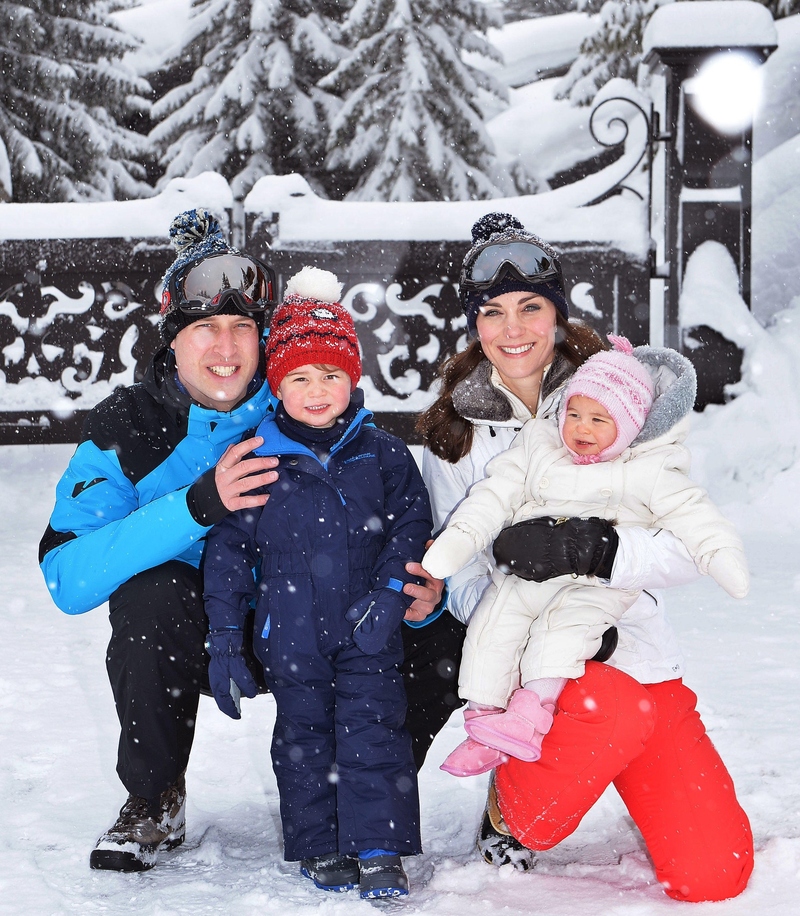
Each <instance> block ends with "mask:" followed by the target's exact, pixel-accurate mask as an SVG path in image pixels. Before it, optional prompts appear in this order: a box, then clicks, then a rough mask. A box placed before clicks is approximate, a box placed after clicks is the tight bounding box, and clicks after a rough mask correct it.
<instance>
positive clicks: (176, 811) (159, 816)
mask: <svg viewBox="0 0 800 916" xmlns="http://www.w3.org/2000/svg"><path fill="white" fill-rule="evenodd" d="M185 815H186V785H185V783H184V779H183V775H181V777H180V778H179V780H178V782H177V784H176V785H174V786H170V788H169V789H166V790H165V791H164V792H162V793H161V795H160V797H159V799H158V802H157V804H156V805H151V804H148V802H147V800H146V799H144V798H139V797H138V796H136V795H129V796H128V800H127V801H126V802H125V804H124V805H123V806H122V808H121V809H120V812H119V817H118V818H117V820H116V823H115V824H114V825H113V826H111V827H110V828H109V829H108V830H106V832H105V833H104V834H103V835H102V836H101V837H100V839H99V840H98V841H97V845H96V846H95V848H94V849H93V850H92V854H91V855H90V857H89V865H90V866H91V867H92V868H102V869H105V870H107V871H147V869H149V868H152V867H153V866H154V865H155V864H156V857H157V855H158V850H159V849H162V848H164V849H174V848H175V847H176V846H180V845H181V843H182V842H183V841H184V839H185V837H186V816H185Z"/></svg>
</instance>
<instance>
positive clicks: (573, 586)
mask: <svg viewBox="0 0 800 916" xmlns="http://www.w3.org/2000/svg"><path fill="white" fill-rule="evenodd" d="M609 340H610V341H611V342H612V343H613V344H614V347H615V349H614V350H611V351H609V352H602V353H597V354H595V355H594V356H592V357H590V358H589V359H588V360H586V362H585V363H584V364H583V365H582V366H581V367H580V368H579V369H578V370H577V371H576V372H575V374H574V375H573V376H572V378H571V380H570V381H569V382H568V383H567V386H566V389H565V391H564V394H563V399H562V402H561V409H560V411H559V425H558V426H556V425H555V424H553V423H552V422H550V421H549V420H535V419H534V420H530V421H529V422H527V423H526V424H525V425H524V426H523V428H522V431H521V432H520V434H519V436H518V437H517V439H516V440H515V442H514V444H513V445H512V447H511V448H510V449H508V450H507V451H506V452H503V453H501V454H500V455H498V456H497V457H496V458H494V459H493V460H492V461H491V462H490V463H489V464H488V466H487V476H486V477H485V478H484V479H483V480H481V481H479V482H478V483H476V484H475V485H474V486H473V487H472V489H471V490H470V492H469V495H468V496H467V497H466V499H464V500H463V501H462V502H461V503H460V504H459V505H458V507H457V508H456V510H455V511H454V512H453V514H452V516H451V517H450V520H449V521H448V524H447V527H446V528H445V529H444V531H443V532H442V533H441V534H440V535H439V536H438V537H437V539H436V541H435V542H434V544H433V546H432V547H431V548H430V550H428V552H427V553H426V554H425V557H424V558H423V561H422V565H423V566H424V568H425V569H426V570H427V571H428V572H429V573H431V574H432V575H434V576H438V577H441V578H444V577H446V576H451V575H453V574H455V573H456V572H458V570H459V569H461V568H462V567H463V566H464V565H465V564H466V563H467V562H468V561H469V560H471V559H472V557H473V555H474V554H475V553H476V552H477V551H479V550H483V549H484V548H485V547H486V546H488V544H490V543H491V542H492V541H493V540H494V539H495V537H496V536H497V534H498V533H499V532H500V530H501V528H503V527H504V526H505V525H506V524H507V523H508V522H510V521H511V522H513V523H515V524H516V523H519V522H526V521H527V522H529V523H531V524H535V523H536V522H537V521H538V522H540V523H544V522H546V523H552V517H553V516H554V517H556V518H563V519H567V518H571V517H573V516H581V517H587V516H596V517H600V518H605V519H608V520H610V519H614V524H615V525H646V526H649V527H657V528H666V529H668V530H669V531H671V532H672V533H673V534H674V535H675V536H676V537H679V538H680V539H681V540H682V541H683V543H684V545H685V546H686V548H687V550H688V551H689V553H690V554H691V555H692V557H693V558H694V560H695V562H696V563H697V565H698V568H699V569H700V570H701V571H702V572H704V573H708V574H710V575H711V576H713V578H714V579H716V580H717V582H719V584H720V585H722V587H723V588H725V589H726V591H728V592H729V593H730V594H731V595H733V596H734V597H739V598H741V597H744V595H745V594H746V593H747V589H748V572H747V564H746V560H745V556H744V550H743V547H742V542H741V540H740V538H739V536H738V535H737V534H736V531H735V529H734V527H733V525H732V524H731V523H730V522H729V521H728V520H727V519H726V518H725V517H724V516H723V515H722V514H721V513H720V512H719V510H717V509H716V507H715V506H714V505H713V504H712V502H711V501H710V500H709V498H708V496H707V495H706V494H705V493H704V491H703V490H701V489H700V488H699V487H697V486H695V485H694V484H693V483H692V481H691V480H690V479H689V477H688V476H687V474H688V469H689V454H688V452H687V450H686V449H685V447H684V446H683V445H682V444H681V443H682V441H683V439H684V438H685V436H686V432H687V426H686V423H687V421H686V419H685V418H686V416H687V414H688V413H689V412H690V411H691V409H692V406H693V404H694V395H695V390H696V382H695V373H694V369H693V367H692V365H691V363H689V361H688V360H686V359H685V358H684V357H682V356H680V354H678V353H676V352H675V351H674V350H666V349H658V348H653V347H641V348H639V350H638V351H637V353H636V354H634V352H633V349H632V347H631V345H630V343H629V342H628V341H627V340H626V339H625V338H618V337H609ZM637 356H640V357H642V358H641V359H639V358H637ZM648 366H649V367H651V368H652V370H653V371H652V374H651V371H650V369H649V368H648ZM654 378H655V379H657V384H656V383H655V382H654ZM511 572H513V570H511V569H508V568H505V569H502V570H501V569H497V570H496V571H495V573H494V575H493V582H492V585H490V587H489V588H488V589H487V590H486V592H485V593H484V596H483V598H482V599H481V602H480V604H479V605H478V607H477V609H476V611H475V613H474V614H473V615H472V617H471V619H470V622H469V628H468V630H467V639H466V643H465V646H464V657H463V661H462V664H461V670H460V672H459V693H460V694H461V696H462V697H464V698H465V699H467V700H469V701H470V702H469V708H468V709H467V711H466V712H465V720H466V730H467V733H468V734H469V736H470V737H469V738H468V739H467V740H466V741H464V742H463V743H462V744H460V745H459V746H458V747H457V748H456V749H455V750H454V751H453V753H452V754H450V756H449V757H448V758H447V759H446V760H445V762H444V764H443V765H442V769H444V770H446V771H447V772H449V773H453V774H454V775H456V776H471V775H476V774H477V773H481V772H485V771H486V770H489V769H492V768H493V767H495V766H497V765H498V764H499V763H502V762H503V761H504V760H507V759H508V756H512V757H517V758H519V759H521V760H528V761H534V760H538V759H539V756H540V755H541V748H542V739H543V737H544V735H545V734H546V733H547V731H548V730H549V729H550V726H551V724H552V721H553V712H554V711H555V708H556V702H557V699H558V696H559V694H560V692H561V690H562V689H563V687H564V685H565V683H566V679H567V678H572V677H580V675H581V674H583V670H584V664H585V661H586V660H587V659H589V658H591V657H592V656H593V655H594V654H595V652H596V651H597V649H598V648H599V645H600V640H601V638H602V634H603V633H604V632H605V630H606V629H607V628H608V627H609V626H611V625H613V624H614V623H616V622H617V620H619V618H620V617H621V616H622V614H623V613H624V612H625V611H626V610H627V609H628V608H629V607H630V606H631V604H632V603H633V601H634V600H635V599H636V598H637V597H638V592H636V591H623V590H621V589H611V588H607V587H605V586H604V585H602V584H601V583H599V582H597V580H595V579H593V578H590V577H585V576H582V577H580V578H578V577H575V578H572V577H568V576H560V577H557V578H554V579H550V580H548V581H546V582H529V581H523V580H522V579H520V578H518V577H517V576H514V575H505V574H504V573H511ZM517 688H520V689H517Z"/></svg>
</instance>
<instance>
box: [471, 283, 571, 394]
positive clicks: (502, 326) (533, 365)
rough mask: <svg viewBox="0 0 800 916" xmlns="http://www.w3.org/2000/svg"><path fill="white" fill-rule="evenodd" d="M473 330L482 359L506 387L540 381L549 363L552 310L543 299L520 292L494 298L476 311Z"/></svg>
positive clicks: (552, 346) (553, 324) (553, 336)
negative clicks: (494, 369) (526, 381)
mask: <svg viewBox="0 0 800 916" xmlns="http://www.w3.org/2000/svg"><path fill="white" fill-rule="evenodd" d="M475 326H476V329H477V332H478V338H479V339H480V342H481V348H482V349H483V352H484V355H485V356H486V358H487V359H488V360H489V362H490V363H492V365H493V366H494V367H495V368H496V369H497V371H498V372H499V373H500V377H501V378H502V379H503V381H504V382H506V383H508V382H513V381H514V380H522V379H527V378H529V377H532V376H538V377H539V378H541V376H542V373H543V372H544V369H545V367H546V366H548V365H549V364H550V362H551V361H552V359H553V353H554V349H555V342H556V307H555V306H554V305H553V303H552V302H551V301H550V300H549V299H546V298H545V297H544V296H540V295H538V294H536V293H528V292H524V291H522V292H513V293H503V294H502V295H501V296H496V297H495V298H494V299H490V300H489V301H488V302H486V303H484V304H483V305H482V306H481V307H480V308H479V309H478V317H477V320H476V323H475ZM509 387H512V388H513V385H510V386H509Z"/></svg>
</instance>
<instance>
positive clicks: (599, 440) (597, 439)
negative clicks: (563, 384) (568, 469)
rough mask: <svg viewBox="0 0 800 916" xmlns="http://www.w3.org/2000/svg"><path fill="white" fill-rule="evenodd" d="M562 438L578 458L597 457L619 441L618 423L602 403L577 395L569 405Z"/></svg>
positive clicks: (571, 399)
mask: <svg viewBox="0 0 800 916" xmlns="http://www.w3.org/2000/svg"><path fill="white" fill-rule="evenodd" d="M563 437H564V445H566V446H567V448H570V449H572V451H573V452H575V454H576V455H597V454H599V453H600V452H602V451H603V449H606V448H608V447H609V446H610V445H613V444H614V442H615V441H616V438H617V424H616V423H615V422H614V421H613V420H612V419H611V416H610V414H609V413H608V411H607V410H606V409H605V407H603V405H602V404H601V403H600V402H599V401H595V399H594V398H587V397H585V396H584V395H582V394H576V395H573V396H572V397H571V398H570V399H569V404H567V410H566V414H565V416H564V430H563Z"/></svg>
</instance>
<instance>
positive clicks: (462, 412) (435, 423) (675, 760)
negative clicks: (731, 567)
mask: <svg viewBox="0 0 800 916" xmlns="http://www.w3.org/2000/svg"><path fill="white" fill-rule="evenodd" d="M472 234H473V246H472V248H471V249H470V250H469V252H468V253H467V255H466V256H465V259H464V264H463V267H462V273H461V280H460V297H461V305H462V308H463V310H464V313H465V315H466V318H467V327H468V331H469V333H470V334H471V335H472V337H473V340H472V341H471V343H470V344H469V346H468V347H467V349H466V350H464V351H463V352H462V353H459V354H457V355H456V356H454V357H453V358H451V359H450V360H449V361H448V362H447V363H446V364H445V366H444V367H443V369H442V373H441V376H442V386H441V389H440V393H439V397H438V399H437V401H436V402H435V403H434V404H433V405H432V406H431V408H429V409H428V410H427V411H426V412H425V414H424V415H423V416H422V417H421V418H420V423H419V429H420V431H421V433H422V435H423V438H424V441H425V444H426V449H425V454H424V458H423V476H424V477H425V481H426V484H427V485H428V489H429V491H430V494H431V501H432V504H433V509H434V524H435V527H436V528H437V529H438V528H441V527H442V526H443V525H444V524H445V523H446V521H447V519H448V517H449V515H450V513H451V512H452V510H453V508H454V507H455V506H456V505H457V503H458V502H459V501H460V500H461V499H462V498H463V496H464V494H465V493H466V492H467V491H468V490H469V488H470V486H471V485H472V484H473V483H474V482H475V481H476V480H479V479H481V478H482V477H484V476H485V467H486V464H487V462H488V461H489V460H490V459H491V458H492V457H494V456H495V455H496V454H497V453H498V452H500V451H502V450H503V449H505V448H507V447H508V446H509V445H510V444H511V441H512V440H513V439H514V437H515V435H516V433H517V432H518V431H519V429H520V428H521V426H522V424H523V423H524V422H525V421H526V420H527V419H529V418H530V417H532V416H538V417H545V418H547V417H550V416H553V415H554V414H555V410H556V406H557V402H558V395H559V391H560V389H561V387H562V386H563V385H564V382H565V381H566V379H568V378H569V376H570V375H571V373H572V372H573V371H574V369H575V367H576V366H578V365H580V364H581V363H582V362H583V361H584V360H585V359H587V358H588V357H589V356H591V355H592V354H593V353H595V352H597V351H598V350H600V349H602V348H603V345H602V343H601V342H600V339H599V338H598V337H597V335H596V334H594V332H593V331H591V330H589V329H588V328H586V327H583V326H581V325H578V324H575V323H571V322H570V321H569V312H568V305H567V301H566V296H565V292H564V282H563V278H562V274H561V266H560V264H559V261H558V258H557V256H556V253H555V252H554V251H553V250H552V249H551V248H550V246H548V245H547V244H546V243H544V242H542V241H541V240H540V239H538V238H537V237H536V236H534V235H532V234H531V233H529V232H527V231H525V229H524V227H523V226H522V224H521V223H520V222H519V221H518V220H516V219H514V218H513V217H511V216H509V215H508V214H496V213H494V214H488V215H487V216H485V217H483V218H482V219H481V220H479V221H478V222H477V223H476V224H475V226H474V227H473V233H472ZM656 535H657V536H656ZM495 558H496V560H497V562H501V563H504V564H508V565H509V566H511V567H512V568H513V569H514V572H515V573H516V574H517V575H521V576H523V577H527V578H531V579H536V580H537V581H542V580H544V579H548V578H552V577H553V576H556V575H563V574H567V573H569V572H574V573H579V574H589V575H596V576H598V578H600V579H603V580H607V582H608V584H609V585H611V586H612V587H614V588H627V589H641V590H644V591H643V592H642V595H641V597H640V598H639V599H638V600H637V601H636V603H635V604H634V605H633V607H631V609H630V610H629V611H628V612H627V613H626V615H625V616H624V617H623V618H622V620H621V621H620V624H619V642H618V645H617V646H616V649H615V650H614V646H613V640H612V639H609V645H608V646H604V649H605V650H606V651H605V652H604V651H603V650H601V653H599V655H598V657H599V658H606V657H607V655H608V654H610V652H613V655H612V656H611V658H610V659H609V664H608V665H605V664H599V663H598V662H596V661H594V662H589V663H588V664H587V666H586V673H585V674H584V675H583V676H582V677H581V678H578V679H576V680H574V681H570V682H569V683H568V685H567V687H566V688H565V689H564V692H563V693H562V694H561V698H560V700H559V707H558V714H557V715H556V716H555V720H554V723H553V726H552V729H551V730H550V732H549V734H548V735H547V737H546V739H545V741H544V743H543V746H542V756H541V758H540V759H539V760H538V761H536V762H533V763H530V762H529V763H525V762H523V761H520V760H516V759H511V760H510V761H509V762H508V763H506V764H503V765H502V766H500V767H498V769H497V770H496V773H495V779H494V781H493V783H492V785H491V786H490V793H489V803H488V806H487V812H486V815H485V817H484V822H483V824H482V827H481V836H480V838H479V847H480V848H481V851H482V854H483V855H484V857H485V858H486V859H487V860H488V861H491V862H494V863H496V864H504V863H506V862H512V863H514V864H515V865H516V866H517V867H521V868H526V867H528V864H529V861H530V854H529V853H527V852H526V850H541V849H549V848H551V847H552V846H554V845H556V844H557V843H558V842H560V841H561V840H562V839H564V838H565V837H566V836H568V835H569V834H570V833H572V832H573V831H574V830H575V828H576V827H577V825H578V824H579V823H580V820H581V818H582V817H583V815H584V814H585V813H586V812H587V811H588V810H589V808H590V807H591V806H592V805H593V804H594V802H595V801H596V800H597V798H599V796H600V795H601V794H602V792H603V791H604V790H605V788H606V787H607V786H608V785H609V783H611V782H613V783H614V785H615V787H616V789H617V790H618V792H619V793H620V795H621V797H622V799H623V801H624V802H625V804H626V806H627V808H628V810H629V812H630V814H631V816H632V817H633V819H634V821H635V822H636V824H637V826H638V827H639V829H640V830H641V833H642V835H643V837H644V840H645V842H646V844H647V847H648V851H649V852H650V855H651V857H652V860H653V863H654V866H655V870H656V874H657V877H658V879H659V881H660V882H661V884H662V886H663V887H664V889H665V891H666V893H667V894H668V895H669V896H671V897H673V898H675V899H679V900H689V901H700V900H721V899H726V898H728V897H733V896H736V895H737V894H739V893H741V891H742V890H743V889H744V887H745V886H746V884H747V880H748V878H749V875H750V872H751V870H752V864H753V850H752V834H751V831H750V825H749V823H748V820H747V816H746V815H745V813H744V811H742V809H741V807H740V806H739V804H738V801H737V800H736V796H735V793H734V790H733V784H732V781H731V779H730V776H729V775H728V773H727V770H726V769H725V766H724V764H723V763H722V760H721V759H720V758H719V755H718V754H717V752H716V750H715V749H714V747H713V745H712V744H711V741H710V740H709V739H708V736H707V735H706V734H705V728H704V726H703V724H702V722H701V721H700V717H699V715H698V714H697V712H696V710H695V702H696V697H695V695H694V694H693V693H692V692H691V691H690V690H689V689H688V688H686V687H685V686H684V685H683V683H682V680H681V675H682V673H683V660H682V658H681V655H680V651H679V649H678V646H677V642H676V640H675V636H674V634H673V632H672V630H671V628H670V626H669V624H668V623H667V621H666V618H665V616H664V613H663V609H662V607H661V605H660V603H659V601H658V599H657V598H654V597H653V596H652V594H651V592H650V590H651V589H656V588H659V587H664V586H669V585H678V584H683V583H685V582H689V581H692V580H693V579H694V578H696V577H697V575H698V572H697V570H696V568H695V567H694V564H693V563H692V562H691V559H690V558H689V556H688V554H687V552H686V550H685V548H684V547H683V545H682V544H681V543H680V542H679V541H678V540H677V539H676V538H674V537H672V536H671V535H669V534H668V532H666V531H661V532H658V533H654V532H652V531H648V530H646V529H640V528H626V529H619V530H615V529H613V528H612V527H611V526H610V525H609V524H608V523H606V522H601V521H599V520H596V519H594V520H593V519H588V520H577V519H571V520H569V521H568V522H567V523H565V524H559V525H554V526H553V527H552V528H548V527H543V526H536V527H535V528H532V527H530V526H527V527H526V528H523V527H522V526H517V530H515V528H514V527H512V528H510V529H507V530H506V531H505V532H503V534H502V535H501V536H500V538H498V540H497V542H496V544H495ZM491 562H492V561H491V560H490V557H489V556H488V555H482V556H480V557H478V558H476V560H474V561H473V562H472V563H471V564H470V565H469V566H467V567H466V568H465V569H463V570H462V571H461V572H460V573H458V574H457V575H456V576H454V577H452V578H451V579H450V580H448V583H447V586H448V596H447V606H448V609H449V610H450V612H451V613H452V614H453V615H454V616H456V617H457V618H459V619H460V620H462V621H466V620H468V619H469V616H470V614H471V612H472V611H473V610H474V609H475V607H476V606H477V604H478V601H479V598H480V596H481V594H482V593H483V590H484V589H485V588H486V586H487V585H488V583H489V569H490V563H491ZM608 650H610V652H609V651H608ZM518 841H521V844H520V843H519V842H518Z"/></svg>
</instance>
